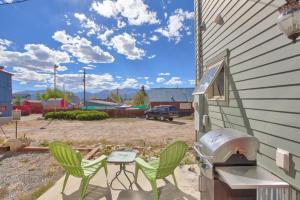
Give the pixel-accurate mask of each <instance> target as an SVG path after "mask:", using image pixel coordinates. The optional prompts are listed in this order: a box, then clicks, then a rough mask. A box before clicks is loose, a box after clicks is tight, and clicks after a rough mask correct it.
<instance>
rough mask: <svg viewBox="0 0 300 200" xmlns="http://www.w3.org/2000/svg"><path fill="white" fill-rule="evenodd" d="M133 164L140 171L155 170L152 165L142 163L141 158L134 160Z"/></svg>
mask: <svg viewBox="0 0 300 200" xmlns="http://www.w3.org/2000/svg"><path fill="white" fill-rule="evenodd" d="M135 163H136V164H137V165H139V167H140V168H142V169H153V170H155V168H154V167H153V166H152V165H150V164H149V163H147V162H146V161H144V160H143V159H142V158H139V157H137V158H136V159H135Z"/></svg>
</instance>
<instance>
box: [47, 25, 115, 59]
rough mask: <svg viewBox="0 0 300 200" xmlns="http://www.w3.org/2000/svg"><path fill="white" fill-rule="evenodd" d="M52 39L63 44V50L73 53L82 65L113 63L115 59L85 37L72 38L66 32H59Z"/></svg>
mask: <svg viewBox="0 0 300 200" xmlns="http://www.w3.org/2000/svg"><path fill="white" fill-rule="evenodd" d="M52 38H53V39H54V40H56V41H58V42H60V43H62V46H61V49H62V50H64V51H67V52H69V53H71V54H72V55H73V56H74V57H76V58H77V59H78V61H80V62H82V63H86V64H89V63H112V62H114V57H113V56H112V55H111V54H110V53H108V52H105V51H103V50H102V49H101V48H100V47H99V46H92V44H91V42H90V41H89V40H87V39H86V38H83V37H79V36H76V37H72V36H70V35H68V34H66V32H65V31H64V30H63V31H57V32H55V33H54V34H53V36H52Z"/></svg>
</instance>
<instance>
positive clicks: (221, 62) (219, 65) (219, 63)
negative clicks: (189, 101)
mask: <svg viewBox="0 0 300 200" xmlns="http://www.w3.org/2000/svg"><path fill="white" fill-rule="evenodd" d="M224 62H225V60H224V59H221V60H218V61H217V62H215V63H213V64H211V65H210V66H209V67H207V68H206V70H205V71H204V73H203V76H202V78H201V80H200V83H199V86H198V87H197V89H196V92H194V94H206V93H207V91H208V89H209V88H210V87H211V86H212V84H213V82H214V81H215V80H216V78H217V76H218V75H219V73H220V71H221V70H222V67H224ZM212 68H217V70H216V72H215V73H214V76H213V77H212V79H211V80H209V82H208V85H207V86H205V87H206V88H205V89H204V91H200V90H201V87H202V84H201V82H202V80H203V78H206V77H207V74H208V72H209V70H211V69H212ZM203 87H204V86H203Z"/></svg>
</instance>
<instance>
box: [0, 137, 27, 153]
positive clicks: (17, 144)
mask: <svg viewBox="0 0 300 200" xmlns="http://www.w3.org/2000/svg"><path fill="white" fill-rule="evenodd" d="M4 144H7V145H8V146H9V147H10V151H12V152H16V151H18V150H19V149H20V148H22V147H23V143H22V142H21V141H20V140H18V139H7V140H5V141H4Z"/></svg>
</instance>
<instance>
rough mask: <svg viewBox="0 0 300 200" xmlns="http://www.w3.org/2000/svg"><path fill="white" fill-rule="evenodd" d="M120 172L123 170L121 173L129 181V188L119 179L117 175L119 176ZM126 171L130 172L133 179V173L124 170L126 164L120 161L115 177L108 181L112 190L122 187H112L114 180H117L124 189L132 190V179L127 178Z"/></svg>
mask: <svg viewBox="0 0 300 200" xmlns="http://www.w3.org/2000/svg"><path fill="white" fill-rule="evenodd" d="M122 172H123V174H124V175H125V177H126V178H127V180H128V182H129V188H127V187H126V186H125V185H124V183H122V181H121V180H120V179H119V176H120V174H121V173H122ZM127 173H129V174H131V175H132V176H133V179H134V173H133V172H131V171H128V170H126V165H125V163H120V170H119V171H118V172H117V173H116V175H115V177H114V178H113V180H112V181H111V182H110V187H111V189H112V190H122V189H116V188H113V186H112V185H113V182H114V181H115V180H118V181H119V183H121V185H122V186H123V187H124V189H125V190H127V189H130V190H132V185H133V183H134V181H131V180H130V178H129V176H128V175H127Z"/></svg>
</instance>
